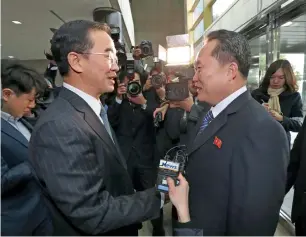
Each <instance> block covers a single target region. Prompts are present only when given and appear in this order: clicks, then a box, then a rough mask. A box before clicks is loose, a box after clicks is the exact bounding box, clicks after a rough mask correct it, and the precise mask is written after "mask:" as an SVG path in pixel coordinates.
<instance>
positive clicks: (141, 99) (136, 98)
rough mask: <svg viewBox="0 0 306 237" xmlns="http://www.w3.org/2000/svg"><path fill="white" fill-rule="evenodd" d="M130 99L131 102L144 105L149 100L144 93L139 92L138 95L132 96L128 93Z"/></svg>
mask: <svg viewBox="0 0 306 237" xmlns="http://www.w3.org/2000/svg"><path fill="white" fill-rule="evenodd" d="M128 99H129V101H130V102H132V103H134V104H136V105H144V104H146V103H147V100H146V99H145V98H144V97H143V95H142V94H139V95H138V96H130V95H128Z"/></svg>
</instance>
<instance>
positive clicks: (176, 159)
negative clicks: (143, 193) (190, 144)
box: [156, 145, 188, 193]
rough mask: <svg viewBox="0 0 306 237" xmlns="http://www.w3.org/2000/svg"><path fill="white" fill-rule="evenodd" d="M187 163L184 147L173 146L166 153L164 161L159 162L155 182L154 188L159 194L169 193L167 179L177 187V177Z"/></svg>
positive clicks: (185, 148)
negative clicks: (170, 179)
mask: <svg viewBox="0 0 306 237" xmlns="http://www.w3.org/2000/svg"><path fill="white" fill-rule="evenodd" d="M187 161H188V154H187V147H186V145H180V146H175V147H172V148H171V149H170V150H168V151H167V153H166V155H165V156H164V159H161V160H160V162H159V169H158V176H157V181H156V188H157V190H158V191H159V192H163V193H167V192H168V191H169V187H168V184H167V177H170V178H172V179H174V181H175V184H176V185H179V181H178V179H177V177H178V175H179V173H180V172H181V173H184V171H185V165H186V163H187Z"/></svg>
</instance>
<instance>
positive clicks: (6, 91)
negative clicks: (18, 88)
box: [2, 88, 15, 102]
mask: <svg viewBox="0 0 306 237" xmlns="http://www.w3.org/2000/svg"><path fill="white" fill-rule="evenodd" d="M14 94H15V93H14V91H12V90H11V89H9V88H4V89H2V100H3V101H5V102H7V101H8V100H9V99H10V97H11V96H12V95H14Z"/></svg>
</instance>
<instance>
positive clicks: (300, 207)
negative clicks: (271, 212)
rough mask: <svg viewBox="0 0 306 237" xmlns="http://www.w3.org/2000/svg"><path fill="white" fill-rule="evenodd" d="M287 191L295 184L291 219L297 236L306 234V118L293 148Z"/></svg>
mask: <svg viewBox="0 0 306 237" xmlns="http://www.w3.org/2000/svg"><path fill="white" fill-rule="evenodd" d="M290 155H291V157H290V163H289V166H288V173H287V187H286V193H287V192H289V190H290V189H291V187H292V186H294V198H293V204H292V214H291V220H292V222H293V223H295V232H296V235H297V236H306V118H305V119H304V123H303V125H302V129H301V130H300V132H299V133H298V135H297V137H296V139H295V141H294V144H293V148H292V150H291V154H290Z"/></svg>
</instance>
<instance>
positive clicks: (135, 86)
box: [127, 81, 141, 96]
mask: <svg viewBox="0 0 306 237" xmlns="http://www.w3.org/2000/svg"><path fill="white" fill-rule="evenodd" d="M127 91H128V93H129V94H130V95H131V96H137V95H139V94H140V93H141V85H140V84H139V83H138V82H136V81H132V82H130V83H129V84H128V86H127Z"/></svg>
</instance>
